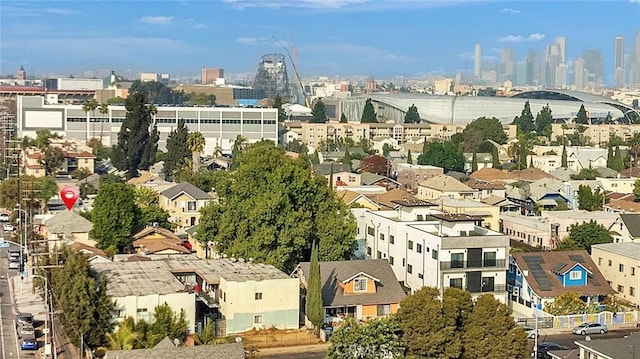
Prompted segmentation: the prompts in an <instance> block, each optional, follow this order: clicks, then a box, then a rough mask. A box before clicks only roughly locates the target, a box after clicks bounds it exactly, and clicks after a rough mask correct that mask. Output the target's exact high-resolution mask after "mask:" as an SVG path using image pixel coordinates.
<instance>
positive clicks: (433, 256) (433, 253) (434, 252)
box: [431, 249, 438, 260]
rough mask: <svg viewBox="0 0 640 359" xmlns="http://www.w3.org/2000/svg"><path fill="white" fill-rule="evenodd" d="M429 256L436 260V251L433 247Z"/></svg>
mask: <svg viewBox="0 0 640 359" xmlns="http://www.w3.org/2000/svg"><path fill="white" fill-rule="evenodd" d="M431 258H433V259H435V260H438V251H436V250H435V249H434V250H433V251H432V252H431Z"/></svg>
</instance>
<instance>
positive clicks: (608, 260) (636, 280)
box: [591, 243, 640, 305]
mask: <svg viewBox="0 0 640 359" xmlns="http://www.w3.org/2000/svg"><path fill="white" fill-rule="evenodd" d="M591 259H593V261H594V262H595V263H596V266H598V269H599V270H600V272H602V275H604V277H605V278H606V279H607V282H609V284H610V285H611V288H613V289H614V290H615V291H616V292H617V294H616V296H617V297H619V298H622V299H625V300H628V301H630V302H631V303H633V304H635V305H640V294H639V293H638V291H640V243H605V244H596V245H593V246H591Z"/></svg>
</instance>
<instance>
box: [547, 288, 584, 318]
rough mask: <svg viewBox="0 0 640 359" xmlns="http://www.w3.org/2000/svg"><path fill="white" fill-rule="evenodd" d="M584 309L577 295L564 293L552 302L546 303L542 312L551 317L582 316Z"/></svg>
mask: <svg viewBox="0 0 640 359" xmlns="http://www.w3.org/2000/svg"><path fill="white" fill-rule="evenodd" d="M586 307H587V305H586V303H585V302H583V301H582V299H580V295H579V294H578V293H575V292H566V293H562V294H560V295H559V296H557V297H556V299H554V301H553V302H550V303H546V304H545V306H544V311H545V312H547V313H549V314H551V315H572V314H583V313H585V310H586Z"/></svg>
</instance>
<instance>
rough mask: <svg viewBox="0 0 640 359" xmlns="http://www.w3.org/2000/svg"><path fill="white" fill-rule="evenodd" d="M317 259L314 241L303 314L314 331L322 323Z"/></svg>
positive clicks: (320, 287) (318, 262)
mask: <svg viewBox="0 0 640 359" xmlns="http://www.w3.org/2000/svg"><path fill="white" fill-rule="evenodd" d="M319 258H320V257H319V254H318V245H317V244H316V242H315V241H314V242H313V245H312V246H311V263H310V266H309V277H308V278H309V280H308V282H307V297H306V300H307V301H306V307H305V313H306V315H307V318H308V319H309V321H310V322H311V323H313V325H314V326H315V327H316V330H317V329H319V328H320V327H321V326H322V323H323V322H324V308H323V302H322V283H321V282H322V280H321V278H320V259H319Z"/></svg>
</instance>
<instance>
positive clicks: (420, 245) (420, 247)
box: [416, 243, 422, 253]
mask: <svg viewBox="0 0 640 359" xmlns="http://www.w3.org/2000/svg"><path fill="white" fill-rule="evenodd" d="M416 251H418V253H422V244H420V243H416Z"/></svg>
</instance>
